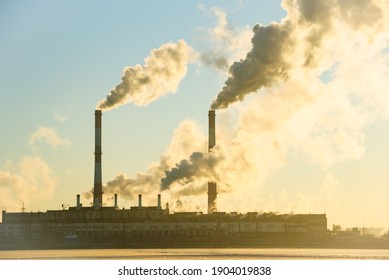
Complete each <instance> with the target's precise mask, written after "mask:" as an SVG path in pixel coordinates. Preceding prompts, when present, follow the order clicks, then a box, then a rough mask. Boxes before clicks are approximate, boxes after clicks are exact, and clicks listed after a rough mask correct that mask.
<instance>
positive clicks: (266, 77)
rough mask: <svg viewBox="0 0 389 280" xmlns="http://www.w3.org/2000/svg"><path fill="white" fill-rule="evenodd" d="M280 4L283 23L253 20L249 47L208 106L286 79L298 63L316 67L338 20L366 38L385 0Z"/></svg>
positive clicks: (378, 27)
mask: <svg viewBox="0 0 389 280" xmlns="http://www.w3.org/2000/svg"><path fill="white" fill-rule="evenodd" d="M282 6H283V7H284V8H285V9H286V10H287V12H288V15H287V17H286V18H284V19H283V20H282V22H281V23H272V24H270V25H268V26H262V25H260V24H257V25H256V26H254V28H253V33H254V35H253V37H252V40H251V43H252V48H251V50H250V51H249V52H248V53H247V55H246V57H245V59H243V60H240V61H236V62H234V63H233V64H232V65H231V66H230V68H229V77H228V79H227V81H226V82H225V86H224V87H223V89H222V90H221V91H220V92H219V94H218V95H217V96H216V98H215V100H214V101H213V103H212V105H211V108H212V109H223V108H227V107H228V106H229V105H230V104H232V103H234V102H237V101H242V100H243V99H244V98H245V96H246V95H247V94H249V93H252V92H255V91H257V90H259V89H261V88H263V87H267V88H269V87H271V86H273V85H274V84H276V83H277V82H280V81H285V80H287V79H288V78H289V76H290V74H291V72H293V71H294V70H295V69H296V68H301V67H306V68H314V67H317V65H318V61H319V60H320V58H321V57H320V56H321V53H322V48H323V46H324V45H325V39H328V38H329V37H331V36H333V35H334V32H335V31H336V30H335V28H334V26H339V23H343V24H346V25H347V27H348V28H351V29H352V30H353V31H362V32H364V33H365V35H366V36H368V37H369V38H370V39H371V38H373V36H375V35H376V34H377V32H380V31H382V30H383V27H384V26H386V25H387V23H386V22H384V17H383V14H384V11H385V9H386V8H387V6H388V5H387V3H386V2H385V1H368V0H363V1H350V0H331V1H308V0H284V1H283V2H282Z"/></svg>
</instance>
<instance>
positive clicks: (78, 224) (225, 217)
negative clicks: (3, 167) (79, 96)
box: [0, 110, 327, 249]
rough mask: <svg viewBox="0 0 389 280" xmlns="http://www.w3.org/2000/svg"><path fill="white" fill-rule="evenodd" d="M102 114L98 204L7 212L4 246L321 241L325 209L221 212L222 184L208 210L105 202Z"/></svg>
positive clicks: (211, 194) (211, 189)
mask: <svg viewBox="0 0 389 280" xmlns="http://www.w3.org/2000/svg"><path fill="white" fill-rule="evenodd" d="M208 117H209V118H208V119H209V145H208V148H209V149H208V151H209V152H212V148H213V147H214V146H215V144H216V139H215V111H214V110H210V111H209V114H208ZM101 139H102V113H101V110H95V166H94V187H93V204H92V205H91V206H88V207H85V206H83V205H82V203H81V199H80V195H79V194H78V195H77V199H76V204H75V206H73V207H68V208H64V209H63V210H47V211H46V212H13V213H11V212H7V211H6V210H3V211H2V223H0V249H1V248H3V249H4V248H12V249H13V248H63V247H65V248H99V247H209V246H216V247H218V246H222V247H232V246H273V245H274V246H276V245H288V244H300V243H301V244H302V243H304V244H319V243H320V242H322V241H323V240H325V238H326V235H327V217H326V215H325V214H275V213H261V212H260V213H258V212H249V213H244V214H243V213H237V212H232V213H225V212H218V211H217V204H216V202H217V185H216V183H215V182H209V183H208V193H207V196H208V213H202V212H174V213H173V212H170V211H169V207H168V205H167V206H166V207H163V206H162V205H161V194H158V196H157V197H156V204H155V205H153V206H147V205H143V203H142V194H139V195H138V205H136V206H132V207H130V208H128V209H126V208H119V207H118V203H117V201H118V195H117V194H115V196H114V204H113V205H112V206H110V207H107V206H103V186H102V169H101V154H102V153H101V151H102V149H101V143H102V141H101Z"/></svg>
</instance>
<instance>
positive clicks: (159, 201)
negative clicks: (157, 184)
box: [158, 193, 162, 209]
mask: <svg viewBox="0 0 389 280" xmlns="http://www.w3.org/2000/svg"><path fill="white" fill-rule="evenodd" d="M161 208H162V205H161V194H160V193H159V194H158V209H161Z"/></svg>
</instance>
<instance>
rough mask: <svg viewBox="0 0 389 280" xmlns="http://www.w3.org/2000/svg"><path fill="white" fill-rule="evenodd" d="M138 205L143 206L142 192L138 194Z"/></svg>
mask: <svg viewBox="0 0 389 280" xmlns="http://www.w3.org/2000/svg"><path fill="white" fill-rule="evenodd" d="M138 206H139V208H141V207H142V195H141V194H139V195H138Z"/></svg>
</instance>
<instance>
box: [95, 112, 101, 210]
mask: <svg viewBox="0 0 389 280" xmlns="http://www.w3.org/2000/svg"><path fill="white" fill-rule="evenodd" d="M101 177H102V176H101V110H95V180H94V187H93V207H94V208H95V209H98V208H100V207H102V206H103V184H102V180H101Z"/></svg>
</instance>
